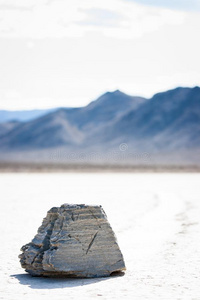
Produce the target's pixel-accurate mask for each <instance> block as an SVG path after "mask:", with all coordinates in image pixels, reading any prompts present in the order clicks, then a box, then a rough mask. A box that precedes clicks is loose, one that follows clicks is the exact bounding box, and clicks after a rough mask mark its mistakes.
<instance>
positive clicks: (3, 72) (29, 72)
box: [0, 0, 200, 109]
mask: <svg viewBox="0 0 200 300" xmlns="http://www.w3.org/2000/svg"><path fill="white" fill-rule="evenodd" d="M199 32H200V0H188V1H187V0H174V1H172V0H171V1H170V0H168V1H167V0H135V1H134V0H73V1H72V0H40V1H38V0H0V109H33V108H47V107H56V106H83V105H86V104H87V103H89V102H90V101H92V100H94V99H96V98H97V97H98V96H99V95H101V94H102V93H104V92H106V91H113V90H116V89H120V90H121V91H123V92H125V93H127V94H131V95H141V96H146V97H151V96H152V95H153V94H154V93H156V92H159V91H164V90H167V89H170V88H174V87H176V86H195V85H200V59H199V55H200V39H199Z"/></svg>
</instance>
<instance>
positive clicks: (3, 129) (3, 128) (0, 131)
mask: <svg viewBox="0 0 200 300" xmlns="http://www.w3.org/2000/svg"><path fill="white" fill-rule="evenodd" d="M19 125H20V122H17V121H13V122H6V123H0V138H1V137H2V136H4V135H6V134H8V133H9V132H10V131H11V130H13V129H14V128H16V127H17V126H19Z"/></svg>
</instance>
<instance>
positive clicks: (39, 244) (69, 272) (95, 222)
mask: <svg viewBox="0 0 200 300" xmlns="http://www.w3.org/2000/svg"><path fill="white" fill-rule="evenodd" d="M21 251H22V254H20V255H19V258H20V262H21V265H22V267H23V268H25V269H26V271H27V272H29V273H30V274H31V275H33V276H49V277H52V276H59V277H60V276H66V277H101V276H109V275H110V274H111V273H113V272H118V271H123V270H125V264H124V260H123V256H122V253H121V251H120V249H119V246H118V244H117V241H116V237H115V235H114V232H113V230H112V228H111V227H110V224H109V223H108V221H107V217H106V214H105V212H104V210H103V209H102V207H101V206H89V205H83V204H81V205H69V204H64V205H62V206H61V207H53V208H51V209H50V210H49V211H48V213H47V216H46V218H44V220H43V222H42V225H41V226H40V227H39V229H38V233H37V234H36V236H35V237H34V238H33V240H32V242H30V243H29V244H26V245H25V246H23V247H22V248H21Z"/></svg>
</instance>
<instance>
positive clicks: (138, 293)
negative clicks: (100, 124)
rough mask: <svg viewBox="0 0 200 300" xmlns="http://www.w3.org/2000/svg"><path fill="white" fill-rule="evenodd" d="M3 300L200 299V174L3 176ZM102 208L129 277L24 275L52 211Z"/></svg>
mask: <svg viewBox="0 0 200 300" xmlns="http://www.w3.org/2000/svg"><path fill="white" fill-rule="evenodd" d="M0 191H1V210H0V223H1V247H0V251H1V253H0V259H1V262H0V269H1V270H0V272H1V273H0V285H1V287H0V299H11V300H18V299H23V298H24V299H30V300H32V299H38V300H39V299H56V300H59V299H65V300H66V299H118V298H119V299H130V300H132V299H142V300H145V299H152V300H157V299H159V300H160V299H166V300H170V299H172V300H175V299H177V300H178V299H180V300H184V299H187V300H198V299H200V225H199V220H200V174H150V173H149V174H122V173H121V174H118V173H115V174H111V173H110V174H109V173H106V174H97V173H96V174H87V173H85V174H84V173H82V174H81V173H80V174H70V173H67V174H0ZM63 203H89V204H101V205H102V206H103V208H104V210H105V212H106V213H107V216H108V220H109V222H110V223H111V226H112V227H113V229H114V231H115V233H116V235H117V238H118V242H119V246H120V248H121V250H122V253H123V254H124V259H125V262H126V267H127V272H126V274H125V275H124V276H121V277H110V278H100V279H48V278H34V277H31V276H30V275H28V274H26V273H25V272H24V270H23V269H22V268H21V267H20V264H19V259H18V255H19V253H20V248H21V246H22V245H24V244H25V243H27V242H30V241H31V239H32V238H33V236H34V235H35V234H36V231H37V228H38V227H39V226H40V224H41V221H42V218H43V217H45V215H46V212H47V210H48V209H50V208H51V207H52V206H60V205H61V204H63Z"/></svg>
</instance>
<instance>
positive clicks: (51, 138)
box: [0, 109, 83, 149]
mask: <svg viewBox="0 0 200 300" xmlns="http://www.w3.org/2000/svg"><path fill="white" fill-rule="evenodd" d="M82 137H83V136H82V133H81V132H80V131H79V130H78V129H77V128H76V127H74V126H73V125H71V124H70V123H69V122H68V120H67V118H66V114H65V110H63V109H61V110H59V111H56V112H54V113H50V114H48V115H46V116H44V117H41V118H38V119H36V120H33V121H30V122H26V123H21V124H20V125H19V126H18V127H17V128H14V129H13V130H12V131H10V132H9V134H7V135H4V137H2V138H1V141H0V147H7V148H11V149H15V148H16V149H18V148H23V149H26V148H27V149H34V148H36V149H41V148H48V147H57V146H62V145H73V144H79V143H80V142H81V140H82Z"/></svg>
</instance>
